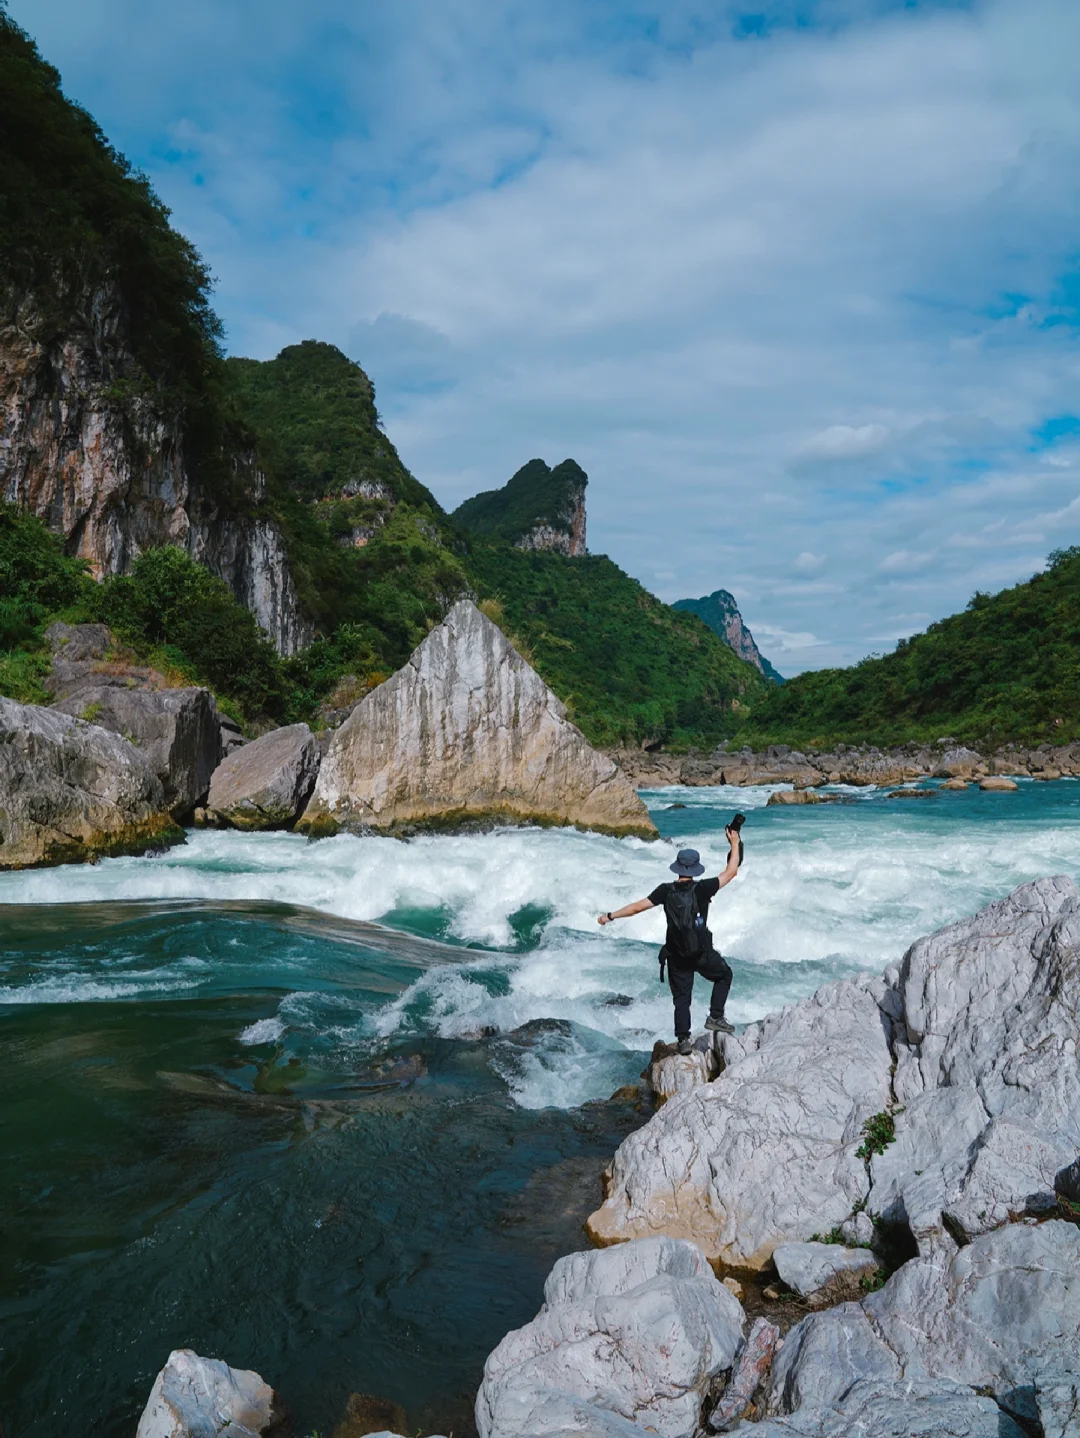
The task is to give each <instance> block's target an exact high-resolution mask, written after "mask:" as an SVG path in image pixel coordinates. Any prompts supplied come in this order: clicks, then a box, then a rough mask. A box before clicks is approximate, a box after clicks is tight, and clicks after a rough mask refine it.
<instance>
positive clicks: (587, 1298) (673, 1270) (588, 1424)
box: [476, 1238, 745, 1438]
mask: <svg viewBox="0 0 1080 1438" xmlns="http://www.w3.org/2000/svg"><path fill="white" fill-rule="evenodd" d="M744 1323H745V1315H744V1313H743V1310H742V1306H741V1305H740V1303H739V1301H738V1300H737V1299H736V1298H735V1297H734V1295H733V1294H731V1293H729V1292H728V1290H727V1289H726V1288H725V1287H724V1286H723V1284H722V1283H720V1282H719V1281H718V1280H717V1278H716V1276H715V1274H714V1273H713V1272H712V1270H711V1268H710V1267H709V1265H708V1264H707V1263H706V1261H705V1258H704V1255H703V1254H702V1253H701V1251H700V1250H699V1249H697V1248H695V1247H694V1246H693V1245H692V1244H689V1243H681V1242H678V1241H677V1240H674V1239H670V1238H653V1239H646V1240H643V1241H642V1242H639V1243H629V1244H625V1245H621V1246H620V1247H618V1248H613V1249H607V1250H602V1251H600V1252H592V1253H572V1254H570V1255H568V1256H567V1257H566V1258H561V1259H560V1260H559V1261H558V1263H556V1264H555V1267H554V1268H553V1269H552V1270H551V1273H550V1275H549V1276H548V1280H547V1283H546V1284H545V1286H544V1306H543V1308H541V1310H540V1312H539V1313H538V1314H537V1316H536V1317H535V1318H534V1319H533V1321H532V1322H531V1323H528V1324H526V1326H525V1327H524V1328H519V1329H517V1330H516V1331H515V1332H512V1333H508V1334H507V1335H506V1337H505V1338H504V1339H503V1341H502V1342H501V1343H500V1344H499V1346H498V1348H496V1349H495V1351H494V1352H493V1353H492V1354H491V1355H490V1357H489V1358H488V1360H487V1363H486V1364H485V1365H484V1379H483V1383H482V1384H481V1387H480V1392H479V1394H478V1395H477V1399H476V1423H477V1427H478V1428H479V1430H480V1435H481V1438H525V1435H534V1434H554V1433H567V1434H568V1433H585V1434H596V1435H604V1438H608V1435H623V1438H630V1435H636V1438H640V1435H641V1433H642V1432H643V1430H648V1431H649V1432H652V1433H655V1434H659V1435H661V1438H683V1435H689V1434H691V1433H693V1432H694V1429H695V1427H696V1426H697V1422H698V1417H699V1413H700V1410H701V1402H702V1398H703V1396H704V1394H705V1391H706V1389H707V1388H708V1386H709V1382H710V1380H711V1379H712V1377H713V1376H714V1375H715V1374H717V1373H719V1372H720V1371H722V1370H723V1369H726V1368H730V1367H731V1365H732V1363H733V1361H734V1359H735V1356H736V1354H737V1352H738V1351H739V1348H740V1346H741V1343H742V1336H743V1327H744Z"/></svg>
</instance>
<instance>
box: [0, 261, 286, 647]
mask: <svg viewBox="0 0 1080 1438" xmlns="http://www.w3.org/2000/svg"><path fill="white" fill-rule="evenodd" d="M70 313H71V316H72V317H71V318H70V319H69V321H68V323H67V324H66V325H65V326H64V328H63V330H62V331H61V332H60V333H56V332H55V331H54V330H53V328H52V326H50V325H49V324H48V322H47V320H46V318H45V316H44V315H43V312H42V310H41V308H40V306H39V305H38V303H37V302H36V300H35V299H34V297H33V296H32V295H29V294H22V295H20V294H19V293H18V292H17V291H15V290H9V291H8V293H7V296H6V303H5V304H4V305H3V309H2V312H0V494H2V495H3V497H4V498H5V499H7V500H9V501H11V502H13V503H16V504H20V505H22V506H24V507H25V508H27V509H30V510H32V511H33V512H34V513H35V514H37V515H38V516H39V517H40V518H41V519H43V520H44V521H45V523H46V524H48V525H49V527H50V528H51V529H53V530H55V531H56V532H57V533H59V534H62V535H63V536H64V540H65V543H66V545H67V548H68V550H69V551H70V552H71V553H73V554H78V555H80V556H81V557H82V558H84V559H86V560H87V561H88V562H89V564H90V566H91V569H92V572H93V573H94V574H95V575H96V576H97V577H98V578H101V577H103V576H105V575H107V574H123V573H125V572H126V571H127V570H128V569H129V568H130V566H131V563H132V561H133V560H134V558H135V557H136V556H137V555H138V554H139V553H140V552H141V551H142V550H144V549H147V548H149V547H150V546H152V545H156V544H177V545H180V546H182V547H184V548H186V549H187V550H188V551H189V552H190V553H191V554H192V556H193V557H194V558H196V559H198V560H200V561H201V562H202V563H204V564H206V566H207V567H208V568H209V569H211V570H212V571H213V572H214V573H215V574H217V575H218V576H219V577H220V578H222V579H224V580H225V582H226V583H227V584H228V585H229V586H230V587H231V588H232V589H233V591H234V593H235V594H236V595H237V598H239V599H240V600H241V602H242V603H244V604H246V605H247V607H248V608H249V609H250V610H251V611H252V613H253V614H254V615H255V617H256V618H257V619H258V621H259V623H260V624H261V625H262V627H263V628H264V629H265V630H266V632H267V633H268V634H269V635H270V637H271V638H272V639H273V641H274V644H275V645H276V647H277V648H278V650H279V652H281V653H282V654H294V653H295V652H296V651H297V649H298V648H300V647H301V646H302V645H303V644H304V643H306V642H307V641H308V640H309V639H310V626H309V625H308V624H307V622H306V621H305V619H304V617H303V616H302V614H301V613H300V610H299V606H298V604H297V600H296V594H295V591H294V588H293V584H292V578H291V576H290V573H289V566H288V561H287V559H286V556H285V550H284V545H283V543H282V539H281V535H280V532H279V531H278V529H277V526H276V525H275V524H274V523H273V522H272V521H271V520H270V519H267V518H263V517H259V516H257V515H253V514H252V513H251V509H252V506H253V505H254V504H256V503H257V502H258V500H259V499H260V498H261V494H262V477H261V475H260V474H259V472H258V470H257V469H256V468H255V465H254V463H253V461H252V458H251V456H250V454H246V453H244V452H243V451H240V452H238V453H236V454H235V455H233V456H231V457H229V458H228V459H227V460H226V461H225V463H226V464H227V465H228V468H229V470H230V471H231V473H230V474H229V475H228V479H229V481H230V482H229V484H228V489H227V490H225V487H224V486H223V485H221V484H220V483H219V484H218V485H217V486H214V487H212V486H211V485H210V484H208V483H207V478H206V477H205V476H203V475H200V473H199V470H198V466H197V465H196V464H194V463H193V462H192V456H191V454H190V446H189V443H188V435H187V433H186V432H185V426H184V423H183V421H182V420H181V419H180V418H179V417H178V416H177V415H175V414H170V413H169V410H168V408H167V407H165V406H164V405H162V404H161V403H159V402H158V401H157V400H156V399H155V397H154V396H153V394H152V393H150V392H146V393H139V392H138V389H137V388H135V387H133V386H132V385H131V384H130V375H131V373H132V371H133V369H134V368H135V366H134V361H133V358H132V354H131V351H130V347H129V345H128V342H127V330H128V319H127V315H126V313H125V306H124V302H123V299H122V297H121V295H120V293H119V291H118V290H117V289H116V288H115V287H114V286H113V285H111V284H109V283H107V282H101V283H98V284H96V285H90V286H89V287H87V288H86V289H84V290H82V291H80V292H76V293H75V294H73V295H72V296H71V298H70ZM215 488H216V489H217V490H218V492H217V493H215ZM222 491H224V492H222Z"/></svg>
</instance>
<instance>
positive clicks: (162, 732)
mask: <svg viewBox="0 0 1080 1438" xmlns="http://www.w3.org/2000/svg"><path fill="white" fill-rule="evenodd" d="M48 637H49V640H50V643H51V645H52V649H53V663H52V669H51V672H50V674H49V679H48V688H49V690H50V692H51V693H52V694H53V695H55V698H56V702H55V706H54V707H55V708H56V709H58V710H59V711H60V712H61V713H63V714H73V715H75V716H76V718H80V719H86V720H88V721H89V722H90V723H92V724H96V725H98V726H99V727H100V728H102V729H110V730H112V732H113V733H114V734H121V735H123V737H124V738H125V739H129V740H130V741H131V742H132V743H133V744H134V745H135V746H136V747H137V748H138V749H139V750H140V751H141V752H142V754H143V755H144V757H145V758H146V760H147V763H148V764H149V765H150V767H151V768H152V769H153V771H154V773H155V774H157V776H158V778H159V779H160V780H161V785H162V788H163V790H164V792H165V803H166V805H167V806H168V808H169V809H170V810H171V811H172V812H173V814H174V815H176V817H177V818H186V817H187V816H188V815H189V814H190V813H191V811H192V809H194V807H195V806H196V805H197V804H201V803H202V801H203V799H204V798H205V796H206V791H207V789H208V788H209V787H210V776H211V775H212V774H213V772H214V770H215V769H216V768H217V764H218V760H219V758H220V757H221V720H220V716H219V714H218V711H217V704H216V703H215V702H214V696H213V695H212V694H211V693H210V691H209V689H202V688H197V687H188V688H183V689H177V688H170V687H169V686H168V685H167V684H166V681H165V679H164V678H163V676H162V675H160V674H158V673H157V672H156V671H155V670H153V669H147V668H144V667H141V666H139V665H136V664H133V663H128V662H124V661H115V662H113V661H110V660H109V658H108V655H109V654H110V652H111V646H112V643H113V640H112V635H111V634H110V632H109V630H108V629H107V628H106V627H105V625H103V624H59V623H58V624H54V625H52V626H51V628H50V629H49V631H48Z"/></svg>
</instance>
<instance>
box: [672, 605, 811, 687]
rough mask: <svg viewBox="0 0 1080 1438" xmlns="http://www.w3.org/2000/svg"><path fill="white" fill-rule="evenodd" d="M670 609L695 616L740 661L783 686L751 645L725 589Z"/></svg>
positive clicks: (758, 650)
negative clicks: (731, 650) (684, 611)
mask: <svg viewBox="0 0 1080 1438" xmlns="http://www.w3.org/2000/svg"><path fill="white" fill-rule="evenodd" d="M672 608H673V609H685V610H686V611H687V612H688V613H689V614H696V615H697V617H698V618H699V619H701V620H704V622H705V623H706V624H707V625H708V626H709V628H710V629H711V630H712V631H713V633H714V634H717V635H719V636H720V638H721V639H722V640H723V641H724V643H725V644H726V645H728V647H729V648H731V649H733V650H734V651H735V653H736V654H737V655H738V656H739V658H740V659H745V660H746V662H747V663H748V664H752V665H753V666H754V668H755V669H757V670H759V671H760V672H761V673H762V674H764V676H765V678H766V679H770V680H771V681H772V682H773V683H774V684H783V682H784V676H783V675H782V674H781V673H780V672H779V670H777V669H775V668H774V667H773V665H771V664H770V663H769V661H768V660H767V659H766V658H765V657H764V655H763V654H762V653H761V650H760V649H759V648H758V647H757V644H756V643H755V642H754V636H753V635H752V634H751V633H750V631H749V629H747V627H746V625H745V624H744V623H743V617H742V615H741V614H740V613H739V606H738V605H737V604H736V603H735V596H734V595H733V594H730V593H729V592H728V591H727V590H726V589H717V590H714V592H713V593H712V594H706V595H703V596H702V598H701V599H677V600H676V601H675V603H674V604H673V605H672Z"/></svg>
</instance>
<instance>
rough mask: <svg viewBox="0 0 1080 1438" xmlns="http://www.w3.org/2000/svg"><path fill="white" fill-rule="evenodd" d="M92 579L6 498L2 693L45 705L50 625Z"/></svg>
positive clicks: (0, 516) (0, 605)
mask: <svg viewBox="0 0 1080 1438" xmlns="http://www.w3.org/2000/svg"><path fill="white" fill-rule="evenodd" d="M89 583H90V581H89V579H88V578H87V576H86V565H85V564H84V563H83V562H82V560H80V559H71V558H69V557H68V556H67V555H66V554H65V553H64V548H63V545H62V544H61V542H60V540H59V539H58V538H57V537H56V535H55V534H50V533H49V531H48V530H47V529H46V528H45V526H44V525H43V524H42V523H41V521H40V520H39V519H36V518H35V517H34V515H32V514H27V513H26V512H25V511H24V510H21V509H18V508H16V506H15V505H13V504H4V503H3V502H0V694H3V695H5V696H6V697H7V698H9V699H17V700H18V701H19V703H20V704H45V703H47V702H48V695H47V694H46V692H45V690H44V688H43V687H42V680H43V679H44V677H45V675H46V673H47V672H48V667H49V663H48V659H47V658H46V657H45V647H46V646H45V638H44V631H45V626H46V625H47V624H48V623H49V621H50V620H51V618H52V617H53V616H54V615H56V614H58V613H61V612H63V611H64V610H66V609H68V608H69V607H70V606H71V605H73V604H76V603H77V602H78V600H79V598H80V596H81V595H82V594H83V593H84V592H85V591H86V587H87V585H88V584H89Z"/></svg>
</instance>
